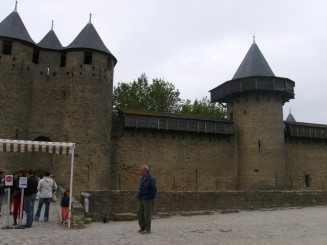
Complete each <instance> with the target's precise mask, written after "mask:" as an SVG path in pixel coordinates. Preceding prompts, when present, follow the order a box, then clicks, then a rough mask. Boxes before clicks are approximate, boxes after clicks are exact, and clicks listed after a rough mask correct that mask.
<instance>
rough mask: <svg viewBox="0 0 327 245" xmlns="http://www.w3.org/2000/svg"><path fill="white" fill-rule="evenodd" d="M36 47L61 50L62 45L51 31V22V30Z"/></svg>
mask: <svg viewBox="0 0 327 245" xmlns="http://www.w3.org/2000/svg"><path fill="white" fill-rule="evenodd" d="M38 46H39V47H41V48H46V49H56V50H58V49H62V45H61V43H60V41H59V39H58V37H57V35H56V33H55V32H54V30H53V21H52V25H51V30H50V31H49V32H48V33H47V34H46V35H45V36H44V38H43V39H42V40H41V41H40V42H39V43H38Z"/></svg>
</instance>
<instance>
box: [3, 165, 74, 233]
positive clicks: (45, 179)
mask: <svg viewBox="0 0 327 245" xmlns="http://www.w3.org/2000/svg"><path fill="white" fill-rule="evenodd" d="M13 176H14V179H13V186H12V187H9V188H10V197H9V198H10V206H9V210H10V215H12V216H13V226H17V225H18V222H17V219H18V218H20V217H22V218H23V213H25V216H26V222H25V224H24V225H22V226H23V227H25V228H31V227H32V225H33V221H35V222H39V220H40V216H41V211H42V207H43V205H45V210H44V222H48V221H49V210H50V203H51V202H52V201H56V194H55V192H56V190H57V184H56V181H55V179H54V176H50V172H45V174H44V176H35V173H34V171H32V170H30V171H23V170H20V171H17V172H15V173H14V174H13ZM22 177H27V187H26V188H24V193H23V194H24V195H23V200H21V197H22V188H20V186H19V182H20V181H19V179H20V178H22ZM5 190H6V188H5V185H4V172H3V171H0V216H1V207H2V203H3V199H4V195H5ZM69 194H70V193H69V190H67V191H65V193H64V196H63V198H62V200H61V206H62V218H63V223H64V224H65V223H66V224H67V219H68V207H69ZM36 199H38V207H37V211H36V213H35V216H34V203H35V200H36ZM21 202H23V210H21Z"/></svg>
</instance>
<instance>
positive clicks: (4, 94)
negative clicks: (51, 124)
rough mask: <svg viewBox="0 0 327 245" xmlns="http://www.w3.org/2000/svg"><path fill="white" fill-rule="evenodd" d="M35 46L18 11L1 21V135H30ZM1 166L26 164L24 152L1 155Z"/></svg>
mask: <svg viewBox="0 0 327 245" xmlns="http://www.w3.org/2000/svg"><path fill="white" fill-rule="evenodd" d="M35 47H36V45H35V43H34V41H33V40H32V38H31V37H30V35H29V33H28V31H27V30H26V27H25V25H24V23H23V21H22V19H21V18H20V16H19V14H18V12H17V5H16V7H15V10H14V11H13V12H12V13H10V14H9V15H8V16H7V17H6V18H5V19H4V20H2V21H1V23H0V105H1V113H0V138H9V139H26V138H27V137H28V126H29V123H28V122H29V114H30V98H31V84H32V80H33V62H32V61H33V60H32V57H33V51H34V49H35ZM0 162H1V165H2V166H0V167H1V168H3V169H8V168H10V167H11V165H12V164H13V163H16V168H23V167H24V156H23V154H21V155H19V154H13V153H6V154H1V155H0Z"/></svg>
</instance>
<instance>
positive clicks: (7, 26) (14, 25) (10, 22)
mask: <svg viewBox="0 0 327 245" xmlns="http://www.w3.org/2000/svg"><path fill="white" fill-rule="evenodd" d="M0 37H8V38H14V39H19V40H22V41H26V42H29V43H33V44H34V41H33V40H32V38H31V37H30V34H28V31H27V30H26V27H25V25H24V23H23V21H22V19H21V18H20V16H19V14H18V13H17V11H13V12H11V14H10V15H8V16H7V17H6V18H5V19H4V20H3V21H2V22H1V23H0Z"/></svg>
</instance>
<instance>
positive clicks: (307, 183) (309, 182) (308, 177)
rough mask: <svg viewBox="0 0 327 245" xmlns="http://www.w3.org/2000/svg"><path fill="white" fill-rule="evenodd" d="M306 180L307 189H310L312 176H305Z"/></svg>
mask: <svg viewBox="0 0 327 245" xmlns="http://www.w3.org/2000/svg"><path fill="white" fill-rule="evenodd" d="M304 179H305V187H307V188H309V187H310V186H311V177H310V175H308V174H306V175H305V176H304Z"/></svg>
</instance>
